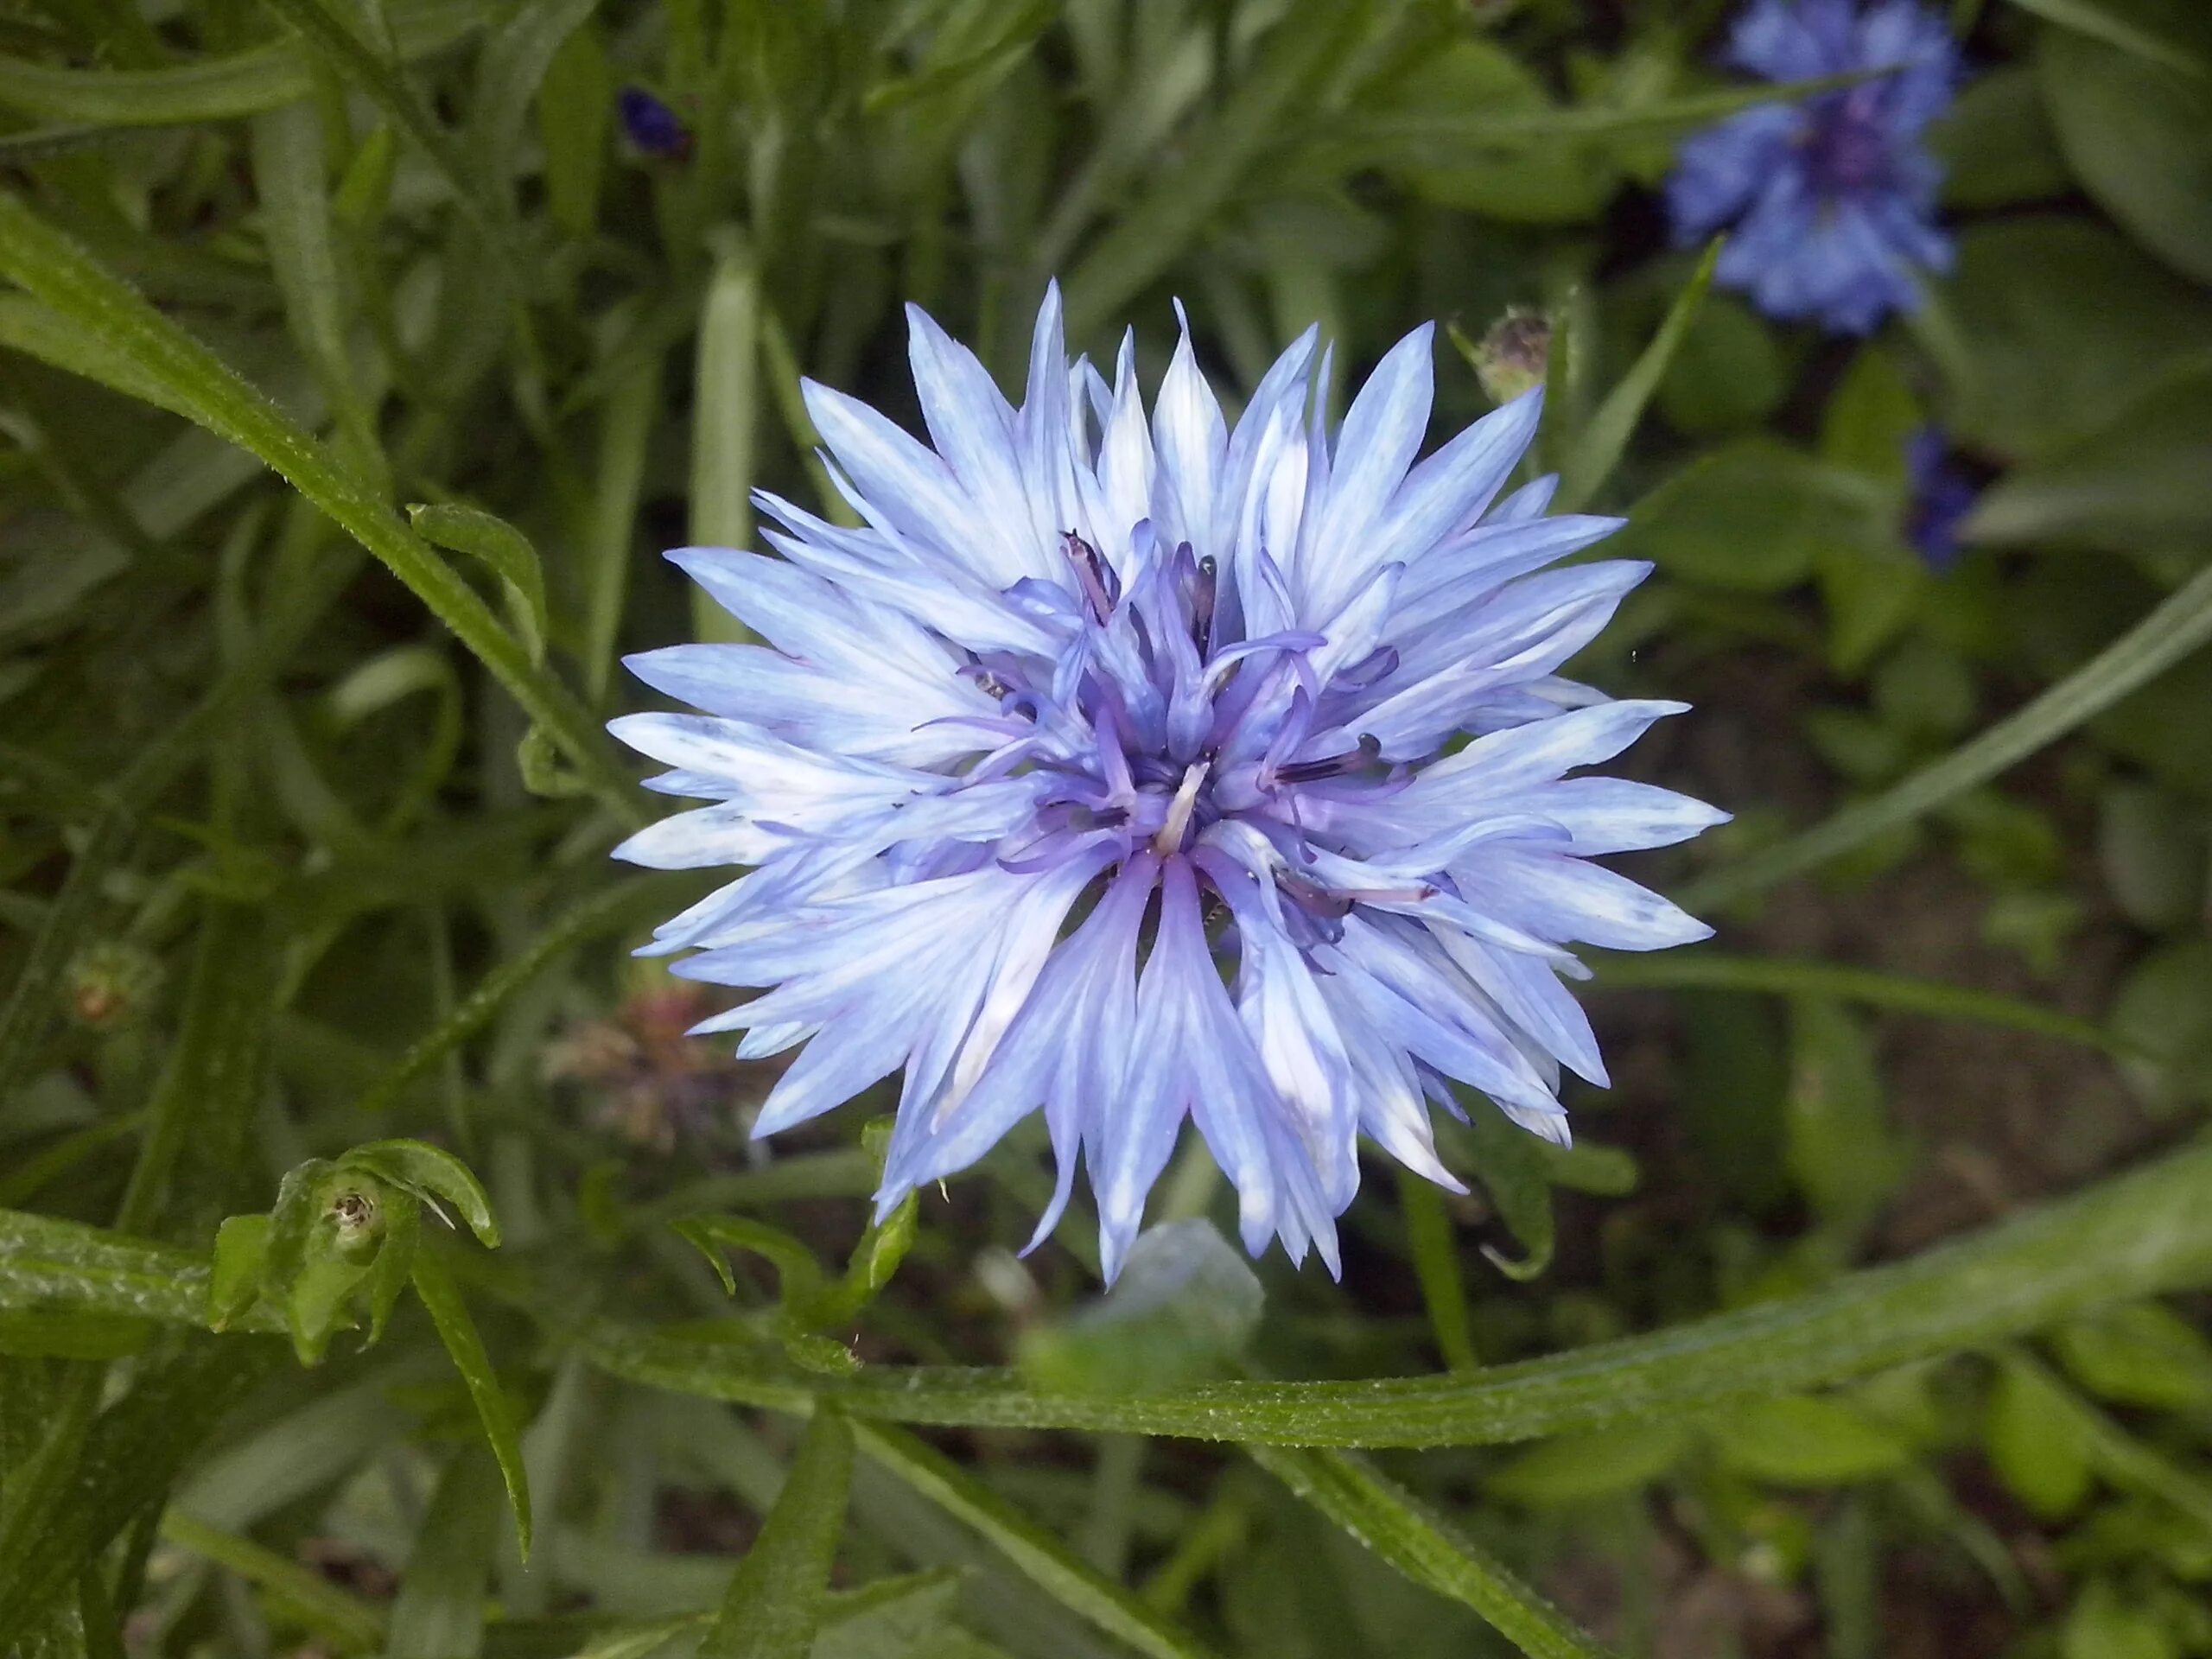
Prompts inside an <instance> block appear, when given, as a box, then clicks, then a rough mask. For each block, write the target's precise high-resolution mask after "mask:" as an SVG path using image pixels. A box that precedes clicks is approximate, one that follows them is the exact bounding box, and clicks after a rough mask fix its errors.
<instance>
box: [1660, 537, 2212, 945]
mask: <svg viewBox="0 0 2212 1659" xmlns="http://www.w3.org/2000/svg"><path fill="white" fill-rule="evenodd" d="M2207 639H2212V569H2206V570H2201V571H2199V572H2198V573H2197V574H2196V575H2195V576H2193V577H2191V578H2190V580H2189V581H2188V582H2185V583H2184V584H2183V585H2182V586H2181V587H2179V588H2176V589H2175V590H2174V591H2173V592H2172V593H2171V594H2168V595H2167V596H2166V597H2165V598H2164V600H2162V601H2160V602H2159V603H2158V606H2157V607H2156V608H2154V609H2153V610H2152V612H2151V613H2150V614H2149V615H2147V616H2145V618H2144V619H2143V620H2141V621H2140V622H2138V623H2137V624H2136V625H2135V626H2133V627H2132V628H2130V629H2129V630H2128V631H2127V632H2126V633H2125V634H2123V635H2121V636H2120V638H2119V639H2115V640H2114V641H2113V643H2112V644H2111V645H2107V646H2106V647H2105V648H2104V650H2102V651H2101V652H2098V653H2097V654H2096V656H2094V658H2090V660H2089V661H2088V662H2087V663H2085V664H2082V666H2081V667H2080V668H2078V669H2076V670H2075V671H2074V672H2073V673H2071V674H2069V675H2068V676H2067V677H2066V678H2064V679H2063V680H2061V681H2060V682H2059V683H2057V684H2056V685H2054V686H2051V687H2050V689H2049V690H2045V691H2044V693H2043V694H2042V695H2041V696H2037V698H2035V699H2034V700H2033V701H2032V702H2029V703H2028V704H2027V705H2026V706H2025V707H2024V708H2022V709H2018V710H2016V711H2014V712H2013V713H2012V714H2011V715H2006V716H2005V718H2004V719H2003V720H2000V721H1998V722H1997V723H1996V724H1995V725H1993V726H1991V727H1989V728H1986V729H1985V730H1984V731H1983V732H1982V733H1981V734H1980V735H1979V736H1977V737H1974V738H1973V739H1971V740H1969V741H1967V742H1966V743H1964V744H1962V745H1961V746H1960V747H1958V748H1956V749H1954V750H1953V751H1952V752H1951V753H1949V754H1948V755H1946V756H1944V757H1943V758H1942V760H1937V761H1935V762H1933V763H1932V764H1930V765H1929V766H1923V767H1922V768H1921V769H1920V770H1919V771H1918V772H1914V773H1913V774H1912V775H1911V776H1910V777H1909V778H1906V779H1904V780H1903V781H1902V782H1900V783H1898V784H1896V785H1892V786H1891V788H1889V789H1887V790H1885V791H1883V792H1882V793H1881V794H1879V795H1877V796H1875V797H1874V798H1872V799H1871V800H1866V801H1861V802H1859V803H1858V804H1855V805H1852V806H1847V807H1846V808H1844V809H1843V810H1841V811H1840V812H1838V813H1836V814H1835V815H1834V817H1831V818H1829V819H1827V821H1826V822H1825V823H1820V824H1816V825H1815V826H1814V827H1813V828H1812V829H1808V830H1806V831H1805V832H1804V833H1803V834H1802V835H1799V836H1793V837H1791V838H1790V839H1789V840H1788V841H1785V842H1783V843H1782V844H1781V845H1780V846H1778V847H1770V848H1769V849H1767V850H1766V851H1764V852H1762V853H1755V854H1753V855H1751V857H1749V858H1747V859H1745V860H1744V861H1742V862H1741V863H1739V864H1734V865H1731V866H1729V867H1727V868H1724V869H1721V870H1718V871H1715V872H1714V873H1713V874H1711V875H1708V876H1705V877H1703V878H1701V879H1700V880H1696V881H1694V882H1692V883H1691V884H1690V885H1689V887H1688V890H1687V891H1685V892H1683V893H1678V894H1677V895H1675V896H1676V897H1677V898H1678V899H1680V901H1681V903H1682V904H1684V905H1686V906H1688V907H1689V908H1691V909H1693V910H1709V909H1714V908H1718V907H1719V906H1725V905H1727V904H1730V903H1732V902H1733V901H1735V900H1736V899H1742V898H1745V897H1748V896H1749V895H1751V894H1752V893H1759V892H1763V891H1764V890H1765V889H1766V888H1768V887H1775V886H1777V885H1779V884H1780V883H1782V882H1783V881H1786V880H1789V878H1790V877H1792V876H1794V875H1800V874H1803V873H1804V872H1805V871H1807V870H1810V869H1814V868H1817V867H1818V866H1820V865H1821V864H1824V863H1826V862H1827V861H1828V860H1830V859H1832V858H1840V857H1841V856H1842V855H1844V854H1846V853H1847V852H1849V851H1851V850H1852V849H1853V848H1855V847H1863V846H1865V845H1866V843H1867V842H1870V841H1873V840H1875V839H1877V838H1878V837H1879V836H1884V835H1886V834H1888V833H1889V832H1890V831H1891V830H1892V829H1896V828H1897V827H1898V826H1899V825H1900V824H1906V823H1912V822H1913V821H1914V820H1915V819H1916V818H1919V817H1923V816H1925V815H1926V814H1927V813H1929V812H1931V811H1933V810H1935V809H1936V807H1938V806H1941V805H1942V804H1943V803H1944V802H1946V801H1948V800H1952V799H1955V798H1957V797H1958V796H1960V795H1962V794H1964V793H1965V792H1966V791H1968V790H1970V789H1973V788H1974V787H1975V786H1976V785H1980V784H1984V783H1986V782H1987V781H1988V780H1989V779H1992V778H1994V777H1995V776H1997V774H1998V773H1999V772H2003V771H2004V770H2005V768H2006V767H2008V766H2012V764H2013V763H2014V762H2016V761H2018V760H2024V759H2026V758H2027V757H2028V756H2029V755H2031V754H2033V753H2035V752H2036V751H2037V749H2040V748H2042V747H2044V745H2046V744H2048V743H2051V742H2054V741H2056V740H2057V739H2059V738H2061V737H2063V736H2064V735H2065V734H2067V733H2069V732H2070V731H2072V730H2073V729H2074V728H2075V727H2077V726H2079V725H2081V724H2082V722H2083V721H2087V720H2089V719H2091V718H2093V717H2094V716H2095V715H2099V714H2101V713H2102V712H2103V711H2104V710H2106V709H2109V708H2111V707H2112V705H2113V704H2114V703H2115V702H2119V701H2120V699H2121V698H2122V697H2125V696H2127V694H2128V693H2129V692H2131V691H2133V690H2136V689H2137V688H2139V687H2140V686H2142V685H2145V684H2147V683H2149V682H2150V681H2152V679H2155V678H2156V677H2158V675H2160V674H2162V673H2164V671H2166V670H2167V669H2169V668H2171V667H2172V666H2173V665H2174V664H2176V663H2178V662H2179V661H2181V660H2182V658H2184V657H2187V656H2188V655H2189V654H2190V652H2193V651H2195V650H2196V649H2197V648H2198V647H2199V646H2200V645H2203V644H2204V642H2205V641H2206V640H2207Z"/></svg>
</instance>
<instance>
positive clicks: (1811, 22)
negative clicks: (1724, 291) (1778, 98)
mask: <svg viewBox="0 0 2212 1659" xmlns="http://www.w3.org/2000/svg"><path fill="white" fill-rule="evenodd" d="M1727 58H1728V61H1730V62H1731V63H1732V64H1734V65H1735V66H1736V67H1738V68H1739V69H1744V70H1746V71H1748V72H1750V73H1753V74H1756V75H1761V76H1764V78H1765V79H1769V80H1773V81H1799V80H1815V79H1821V78H1824V77H1827V76H1834V75H1847V74H1852V73H1859V72H1861V71H1866V70H1875V69H1888V68H1895V69H1896V70H1897V73H1894V74H1886V75H1883V76H1882V77H1880V78H1879V79H1873V80H1867V81H1862V82H1860V83H1859V84H1858V85H1856V86H1849V87H1846V88H1843V89H1841V90H1840V91H1837V92H1825V93H1821V94H1820V95H1818V96H1815V97H1812V98H1808V99H1802V100H1799V101H1797V102H1796V103H1778V104H1763V105H1758V106H1756V107H1755V108H1752V109H1748V110H1745V111H1743V112H1742V113H1740V114H1738V115H1734V116H1731V117H1730V118H1728V119H1727V120H1726V121H1723V122H1721V123H1720V124H1719V125H1717V126H1713V127H1711V128H1708V129H1707V130H1705V131H1703V132H1700V133H1699V134H1697V135H1696V136H1695V137H1692V138H1690V139H1688V141H1687V142H1685V143H1683V145H1682V147H1681V152H1680V154H1679V155H1678V156H1677V157H1676V161H1675V171H1674V174H1673V175H1671V176H1670V177H1669V179H1668V181H1667V206H1668V210H1669V215H1670V217H1671V218H1672V219H1673V221H1674V227H1675V239H1676V241H1677V242H1679V243H1681V244H1684V245H1688V244H1693V243H1698V242H1702V241H1704V240H1706V239H1707V238H1709V237H1711V236H1712V235H1713V233H1714V232H1716V231H1719V230H1722V229H1725V228H1726V227H1728V226H1734V232H1733V234H1732V235H1731V237H1730V238H1729V240H1728V245H1727V246H1726V248H1725V249H1723V250H1722V251H1721V255H1720V263H1719V267H1718V269H1717V270H1716V271H1715V276H1716V277H1717V279H1718V280H1719V282H1720V283H1722V284H1723V285H1724V286H1726V287H1729V288H1735V289H1743V290H1745V291H1746V292H1748V293H1749V294H1750V296H1751V300H1752V302H1753V303H1755V304H1756V305H1758V308H1760V309H1761V310H1762V311H1764V312H1765V313H1766V314H1767V315H1769V316H1771V317H1777V318H1782V319H1785V320H1793V321H1794V320H1800V319H1803V320H1809V321H1815V322H1818V323H1820V324H1821V326H1823V327H1827V328H1830V329H1833V330H1834V331H1836V332H1838V333H1842V334H1866V333H1868V332H1869V331H1871V330H1872V328H1873V327H1874V326H1875V325H1876V324H1877V323H1878V322H1880V321H1881V320H1882V319H1883V318H1884V317H1885V316H1887V315H1889V314H1890V313H1891V311H1892V310H1900V309H1910V308H1911V307H1912V305H1913V304H1914V302H1915V299H1916V295H1915V290H1914V286H1913V282H1912V273H1913V271H1914V270H1915V269H1916V268H1922V267H1924V268H1926V269H1929V270H1948V268H1949V266H1950V261H1951V243H1950V238H1948V236H1946V235H1945V234H1944V233H1943V232H1942V231H1941V230H1940V229H1938V228H1937V226H1936V188H1937V187H1938V186H1939V185H1940V184H1941V183H1942V168H1941V167H1940V166H1939V165H1938V163H1937V162H1936V158H1935V157H1934V156H1931V155H1930V154H1929V151H1928V149H1927V147H1926V145H1925V143H1923V135H1924V134H1925V132H1926V130H1927V128H1928V125H1929V123H1930V122H1931V121H1933V120H1935V119H1936V117H1937V116H1939V115H1941V114H1942V112H1943V111H1945V110H1946V109H1947V108H1948V107H1949V105H1950V102H1951V98H1952V94H1953V92H1954V91H1955V88H1956V85H1957V81H1958V75H1959V58H1958V50H1957V48H1956V47H1955V45H1954V44H1953V43H1952V41H1951V37H1950V35H1949V33H1948V30H1947V29H1945V28H1944V26H1943V22H1942V18H1941V17H1940V16H1937V14H1936V13H1935V12H1933V11H1931V10H1924V9H1923V8H1922V7H1921V6H1919V5H1917V4H1916V3H1914V0H1876V3H1873V4H1872V5H1868V6H1866V7H1865V8H1863V9H1861V8H1860V7H1859V5H1858V4H1857V3H1856V0H1752V3H1751V5H1750V6H1749V7H1747V8H1746V9H1745V11H1744V12H1743V14H1742V15H1741V16H1738V18H1737V20H1736V24H1735V28H1734V29H1733V30H1732V33H1731V35H1730V36H1729V42H1728V52H1727Z"/></svg>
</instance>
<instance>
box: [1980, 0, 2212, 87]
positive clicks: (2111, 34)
mask: <svg viewBox="0 0 2212 1659" xmlns="http://www.w3.org/2000/svg"><path fill="white" fill-rule="evenodd" d="M2012 3H2013V4H2014V5H2016V6H2018V8H2019V9H2020V10H2022V11H2031V12H2033V13H2034V14H2035V15H2036V16H2038V17H2040V18H2042V19H2043V20H2044V22H2046V23H2050V24H2054V25H2056V27H2058V28H2060V29H2072V30H2074V31H2075V33H2076V34H2079V35H2088V36H2089V37H2090V39H2092V40H2097V41H2103V42H2104V43H2105V44H2106V45H2107V46H2116V47H2118V48H2120V50H2121V51H2123V52H2131V53H2133V54H2135V56H2137V57H2139V58H2140V59H2142V60H2144V61H2145V63H2155V64H2158V65H2161V66H2163V67H2165V68H2168V69H2174V70H2178V71H2179V72H2180V73H2183V74H2184V75H2190V76H2194V77H2196V79H2200V80H2201V79H2204V78H2205V77H2206V76H2207V75H2208V74H2212V65H2208V64H2207V63H2206V62H2205V61H2204V60H2203V59H2202V58H2200V57H2198V56H2197V55H2196V54H2195V53H2193V52H2190V51H2188V50H2186V49H2185V48H2182V47H2179V46H2177V45H2175V44H2174V43H2173V42H2172V41H2169V40H2167V39H2166V38H2165V37H2164V35H2154V34H2152V32H2151V31H2150V30H2149V29H2145V28H2142V27H2141V26H2140V25H2139V24H2137V23H2133V22H2129V21H2128V19H2126V17H2122V16H2115V15H2114V14H2113V11H2112V10H2111V9H2110V8H2109V7H2107V6H2101V5H2097V4H2095V3H2094V0H2012Z"/></svg>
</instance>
